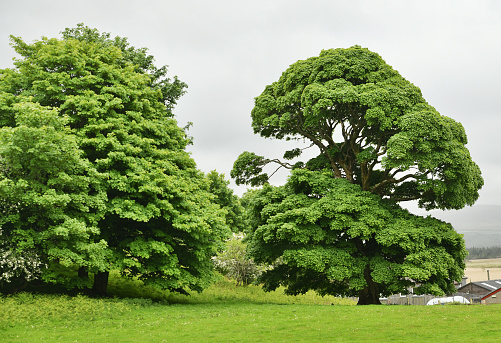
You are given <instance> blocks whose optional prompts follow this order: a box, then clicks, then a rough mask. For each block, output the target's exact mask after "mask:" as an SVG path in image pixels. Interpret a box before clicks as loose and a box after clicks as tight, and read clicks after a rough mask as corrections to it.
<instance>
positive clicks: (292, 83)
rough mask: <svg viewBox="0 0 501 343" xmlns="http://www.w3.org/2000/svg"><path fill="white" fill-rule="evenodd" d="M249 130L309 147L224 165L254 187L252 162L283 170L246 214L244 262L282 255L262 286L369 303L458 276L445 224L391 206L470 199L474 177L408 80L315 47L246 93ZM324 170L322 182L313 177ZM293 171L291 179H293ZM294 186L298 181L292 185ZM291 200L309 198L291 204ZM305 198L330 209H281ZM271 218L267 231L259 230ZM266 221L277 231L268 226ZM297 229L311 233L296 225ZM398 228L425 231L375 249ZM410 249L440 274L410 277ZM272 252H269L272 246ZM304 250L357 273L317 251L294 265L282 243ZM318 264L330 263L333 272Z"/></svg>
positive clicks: (460, 146)
mask: <svg viewBox="0 0 501 343" xmlns="http://www.w3.org/2000/svg"><path fill="white" fill-rule="evenodd" d="M252 127H253V129H254V132H255V133H259V134H260V135H261V136H263V137H266V138H276V139H286V140H304V141H308V142H309V143H310V146H311V147H317V148H318V149H319V152H320V153H319V155H318V156H317V157H315V158H312V159H310V160H308V161H306V162H305V163H304V162H296V163H294V164H292V163H289V162H286V161H281V160H278V159H270V158H265V157H263V156H257V155H256V154H254V153H250V152H244V153H243V154H241V155H240V156H239V158H238V159H237V161H236V162H235V164H234V168H233V170H232V172H231V176H232V177H233V178H235V180H236V182H237V184H242V183H247V184H251V185H254V186H255V185H260V184H266V182H267V180H268V178H269V176H268V174H266V173H264V172H263V168H264V167H265V166H266V165H268V164H269V163H272V162H275V163H278V164H279V167H285V168H289V169H292V170H293V173H292V175H291V177H290V179H289V181H288V183H287V184H286V185H285V186H284V187H281V188H279V189H278V190H275V191H271V190H270V189H271V188H270V186H266V187H265V188H264V189H263V191H262V192H261V193H260V197H261V199H262V200H261V205H258V206H257V207H255V210H254V216H255V217H258V218H260V220H261V221H257V222H256V223H257V224H255V225H254V227H253V231H252V234H251V235H250V240H249V242H250V243H249V244H250V246H252V249H253V256H254V258H255V260H256V262H258V263H260V262H267V263H269V262H270V261H271V259H272V257H273V258H275V257H280V256H282V257H283V258H284V261H286V263H285V264H284V265H282V266H281V267H279V268H277V269H275V270H273V271H270V272H267V273H265V274H264V275H263V277H262V280H263V281H264V282H265V284H266V287H267V288H268V289H272V288H274V287H277V286H278V285H279V284H284V285H288V286H289V292H292V293H296V292H304V291H306V290H307V289H308V288H312V289H317V290H319V291H321V292H323V293H326V294H327V293H331V294H349V295H353V294H355V293H358V295H359V303H360V304H367V303H379V295H380V294H388V292H391V291H396V290H398V291H402V292H405V289H404V286H411V285H419V284H421V285H422V286H421V287H420V289H421V290H422V291H425V290H426V291H430V292H433V293H439V292H447V291H450V290H451V289H452V288H451V287H452V283H453V281H455V280H456V278H460V276H461V275H460V273H459V274H458V270H460V269H461V268H462V267H464V265H463V264H462V259H461V256H463V254H464V251H465V248H464V242H463V241H462V239H461V238H459V235H457V234H456V233H455V232H454V231H453V230H452V229H450V227H447V228H446V226H444V225H445V224H443V223H440V222H438V221H436V220H434V219H431V218H429V219H423V218H419V217H416V216H412V215H410V214H408V213H406V212H405V211H403V210H401V209H399V208H398V205H397V203H399V202H403V201H412V200H417V201H418V204H419V206H420V207H423V208H425V209H428V210H429V209H434V208H439V209H460V208H462V207H464V206H466V205H472V204H473V203H474V202H475V201H476V200H477V198H478V190H479V189H480V188H481V187H482V185H483V179H482V177H481V173H480V169H479V168H478V166H477V165H476V164H475V163H474V162H473V161H472V159H471V157H470V154H469V152H468V149H467V148H466V147H465V145H466V143H467V138H466V134H465V131H464V129H463V127H462V125H461V124H460V123H457V122H455V121H454V120H452V119H450V118H448V117H445V116H442V115H440V114H439V113H438V112H437V111H436V110H435V109H434V108H433V107H432V106H430V105H429V104H428V103H427V102H426V101H425V100H424V99H423V97H422V95H421V91H420V90H419V88H418V87H416V86H414V85H413V84H411V83H410V82H409V81H407V80H405V79H404V78H403V77H402V76H400V74H399V73H398V72H397V71H395V70H394V69H392V68H391V67H390V66H389V65H387V64H386V63H385V62H384V61H383V59H382V58H381V57H380V56H379V55H378V54H376V53H373V52H371V51H369V50H367V49H364V48H361V47H359V46H354V47H351V48H349V49H335V50H324V51H322V52H321V54H320V56H318V57H312V58H309V59H307V60H304V61H298V62H296V63H294V64H293V65H291V66H290V67H289V68H288V69H287V70H286V71H285V72H284V73H283V74H282V76H281V77H280V79H279V80H278V81H277V82H274V83H272V84H271V85H269V86H267V87H266V88H265V90H264V91H263V93H262V94H261V95H260V96H258V97H257V98H256V99H255V107H254V109H253V110H252ZM302 151H303V150H302V149H300V148H295V149H292V150H290V151H286V152H285V153H284V156H283V158H284V159H285V160H292V159H294V158H297V157H300V156H301V153H302ZM307 170H308V171H310V172H305V171H307ZM326 171H327V172H328V173H329V175H330V178H329V177H327V176H325V175H324V173H325V172H326ZM302 173H304V174H302ZM320 175H324V176H322V177H320ZM299 177H300V179H301V182H299V181H297V178H299ZM316 178H318V179H316ZM331 178H332V179H333V180H331ZM319 180H321V181H322V182H325V183H326V185H329V186H323V185H322V184H320V183H319V182H320V181H319ZM336 180H337V181H336ZM298 182H299V184H301V185H302V186H300V187H299V186H297V184H298ZM347 183H349V184H350V186H347ZM308 185H309V186H308ZM322 187H327V188H322ZM314 190H315V191H314ZM334 193H338V194H337V195H334ZM338 195H342V196H338ZM298 197H299V198H300V199H303V197H307V198H308V199H309V200H308V202H304V201H306V200H304V199H303V200H304V201H303V200H301V201H302V202H300V201H299V200H298V199H299V198H298ZM352 197H357V198H360V199H365V198H367V200H364V201H369V200H368V199H370V203H371V205H370V206H368V207H364V206H363V202H354V203H351V202H350V200H349V199H352ZM324 198H325V199H324ZM266 199H267V200H266ZM294 202H297V203H294ZM310 202H313V203H318V205H315V206H321V205H320V204H323V203H324V202H335V203H336V204H337V205H336V206H338V207H339V208H338V209H337V210H336V211H334V212H333V214H325V215H326V216H327V217H326V218H324V217H322V216H318V218H316V217H315V216H310V217H308V218H307V219H302V221H301V220H299V219H297V218H294V216H292V215H291V213H294V210H293V207H292V206H297V207H298V208H297V209H296V210H297V211H300V212H301V211H306V209H308V208H310V207H311V206H313V205H312V204H310ZM332 206H334V205H332ZM343 206H345V207H346V208H345V209H343ZM357 206H358V208H357ZM291 211H292V212H291ZM383 213H386V214H384V215H383ZM388 213H391V216H395V218H398V223H399V225H400V227H401V228H400V229H397V228H396V227H395V226H392V229H391V230H390V229H385V228H386V227H387V225H390V224H391V223H393V222H395V220H396V219H394V220H390V219H391V216H388V215H387V214H388ZM330 215H332V216H333V217H329V216H330ZM315 218H316V219H315ZM342 218H344V219H342ZM298 220H299V221H298ZM381 221H385V222H388V224H387V225H383V224H381ZM424 221H428V222H426V225H430V227H433V228H436V233H434V234H432V233H433V232H434V231H431V232H430V231H429V230H425V225H424V224H423V223H425V222H424ZM272 223H273V225H275V226H276V227H275V228H271V226H270V225H272ZM342 223H344V224H342ZM278 226H280V227H282V228H283V230H285V231H286V232H289V233H288V234H287V235H285V234H284V233H279V231H280V230H278ZM362 228H363V229H362ZM268 230H269V231H268ZM309 230H312V231H311V233H307V232H308V231H309ZM357 230H362V231H363V232H359V231H357ZM380 230H383V231H384V230H386V231H384V232H386V234H387V235H388V236H387V237H386V238H383V236H384V235H383V236H382V233H381V232H380ZM388 230H389V231H388ZM399 230H400V231H399ZM409 230H410V231H412V232H415V233H414V234H413V235H419V232H422V234H423V235H424V234H425V233H426V235H427V238H426V239H425V238H422V239H421V240H420V239H414V240H409V241H408V242H407V243H406V244H408V245H411V246H409V247H407V248H405V249H404V248H403V247H400V248H398V244H397V245H396V246H393V245H391V246H389V245H387V244H389V243H388V242H389V241H390V237H392V236H395V237H399V235H410V233H409ZM296 231H297V232H296ZM294 232H296V233H297V234H298V235H299V236H298V237H295V235H294V234H292V233H294ZM305 232H306V233H305ZM406 232H407V233H406ZM284 235H285V236H284ZM301 235H306V236H309V235H312V236H315V235H317V236H315V237H316V238H315V239H314V241H315V242H316V243H315V244H313V245H311V244H312V243H311V242H310V241H309V239H307V238H304V237H303V238H304V239H302V238H301V237H302V236H301ZM333 235H334V236H333ZM443 235H445V236H447V237H448V240H450V242H449V243H447V240H444V239H443V237H442V236H443ZM284 237H287V240H286V241H287V242H288V246H287V247H284V244H285V242H284V241H283V240H284V239H285V238H284ZM328 237H329V238H328ZM334 237H335V238H334ZM435 241H436V242H437V243H436V244H438V246H437V247H436V246H435V245H436V244H435V243H433V242H435ZM384 242H386V243H384ZM419 242H421V243H419ZM393 244H396V243H393ZM440 245H442V248H443V249H442V250H440V249H439V247H440ZM412 246H413V247H412ZM418 246H419V247H421V248H422V249H424V247H426V251H427V254H428V257H430V258H431V257H434V258H437V261H439V262H438V263H443V264H444V267H443V270H441V271H440V272H431V271H430V270H429V269H428V270H427V271H425V269H426V268H425V267H424V264H423V268H422V269H423V271H422V273H417V272H416V270H417V269H416V268H419V264H415V265H414V266H413V267H412V268H410V267H408V265H407V264H408V263H411V262H412V259H411V261H409V262H406V261H408V259H409V258H413V256H414V255H412V254H413V251H414V250H413V249H415V248H417V247H418ZM435 248H436V249H439V250H440V252H437V251H436V249H435ZM273 249H276V251H275V252H273V253H272V252H271V250H273ZM304 249H306V250H308V251H309V252H308V253H311V254H323V255H322V256H324V257H325V258H327V256H329V254H332V256H338V258H339V259H341V260H342V259H344V260H345V261H348V260H349V258H348V256H350V258H352V259H353V260H354V261H357V262H356V263H358V265H357V266H355V265H353V264H349V268H353V270H352V272H355V273H358V274H357V275H358V279H355V278H353V277H352V276H350V275H351V274H350V275H348V274H347V272H346V273H344V274H343V272H339V273H338V274H332V273H334V271H332V272H331V271H329V272H328V271H327V270H326V269H322V268H320V267H319V266H320V265H321V264H323V263H324V262H326V261H324V260H322V259H320V260H318V259H317V262H318V263H319V264H318V265H317V267H313V266H312V265H308V264H302V265H301V263H299V262H298V261H299V260H298V259H297V258H294V257H293V256H292V255H293V253H292V252H291V251H295V252H296V253H297V254H301V253H305V254H306V252H305V250H304ZM332 249H335V250H332ZM388 249H389V250H388ZM433 249H435V250H433ZM390 250H391V251H390ZM341 252H343V253H341ZM340 254H341V255H340ZM306 255H308V254H306ZM306 255H305V256H306ZM298 256H299V255H298ZM397 256H398V257H397ZM423 256H424V255H423ZM359 257H363V258H359ZM463 257H464V256H463ZM421 259H422V260H424V257H422V258H421ZM451 261H454V262H453V263H452V262H451ZM298 263H299V264H298ZM329 263H330V264H329ZM329 263H328V264H329V265H331V266H332V268H334V269H335V268H338V267H339V268H341V267H340V266H338V267H335V264H332V263H331V262H329ZM340 263H341V262H340ZM346 263H348V262H346ZM354 263H355V262H354ZM406 263H407V264H406ZM451 263H452V264H451ZM326 265H327V264H326ZM399 265H400V267H398V266H399ZM347 266H348V265H347ZM382 266H384V268H383V267H382ZM329 268H330V267H329ZM413 268H414V269H413ZM434 268H435V267H434ZM436 268H438V269H440V268H439V267H436ZM334 269H332V270H334ZM341 269H342V268H341ZM383 270H389V271H388V272H387V273H383V272H382V271H383ZM446 270H447V271H446ZM390 274H391V275H390ZM343 275H344V276H343ZM383 275H384V277H382V276H383ZM362 276H363V278H361V277H362ZM292 280H296V281H292ZM308 280H310V281H309V282H308ZM313 280H317V281H313ZM343 287H344V288H343Z"/></svg>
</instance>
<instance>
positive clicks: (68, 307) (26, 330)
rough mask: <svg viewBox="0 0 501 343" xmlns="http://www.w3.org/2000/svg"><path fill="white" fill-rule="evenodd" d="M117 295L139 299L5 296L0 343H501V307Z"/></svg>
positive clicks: (116, 285)
mask: <svg viewBox="0 0 501 343" xmlns="http://www.w3.org/2000/svg"><path fill="white" fill-rule="evenodd" d="M110 293H112V294H115V295H122V296H123V295H127V296H129V297H132V298H108V299H93V298H89V297H87V296H83V295H79V296H76V297H69V296H64V295H34V294H30V293H21V294H18V295H15V296H8V297H1V298H0V342H367V341H371V342H387V341H393V342H442V341H454V342H496V341H499V337H501V328H499V326H498V325H497V318H499V316H500V314H501V306H498V305H489V306H485V305H471V306H467V305H461V306H451V305H449V306H349V305H347V304H353V302H352V301H350V300H348V299H338V298H334V297H325V298H322V297H319V296H316V295H315V294H314V293H308V294H306V295H303V296H299V297H289V296H285V295H283V294H282V292H281V291H278V292H271V293H264V292H263V291H262V290H261V289H260V288H259V287H256V286H249V287H236V286H235V285H234V284H232V283H231V282H228V281H224V280H223V281H221V282H219V283H217V284H216V285H214V286H212V287H211V288H209V289H208V290H206V291H204V292H203V293H202V294H194V295H192V296H190V297H185V296H181V295H175V294H169V293H167V292H159V291H156V290H153V289H150V288H148V287H144V286H142V285H141V283H140V282H137V281H135V282H132V281H128V282H125V281H123V280H120V279H118V278H116V277H115V278H113V279H112V282H111V283H110ZM138 296H146V297H147V298H138ZM332 303H334V304H341V303H344V304H346V305H335V306H332V305H330V304H332Z"/></svg>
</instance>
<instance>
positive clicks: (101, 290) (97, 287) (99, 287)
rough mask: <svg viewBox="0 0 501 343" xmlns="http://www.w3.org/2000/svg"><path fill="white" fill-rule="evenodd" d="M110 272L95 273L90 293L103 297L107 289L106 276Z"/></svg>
mask: <svg viewBox="0 0 501 343" xmlns="http://www.w3.org/2000/svg"><path fill="white" fill-rule="evenodd" d="M109 275H110V272H97V273H95V274H94V285H93V286H92V293H94V294H95V295H100V296H105V295H106V288H108V276H109Z"/></svg>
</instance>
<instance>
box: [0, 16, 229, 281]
mask: <svg viewBox="0 0 501 343" xmlns="http://www.w3.org/2000/svg"><path fill="white" fill-rule="evenodd" d="M11 40H12V45H13V47H14V49H15V50H16V52H17V53H18V54H19V55H21V58H19V59H17V60H16V61H15V62H14V64H15V67H14V68H13V69H4V70H1V71H0V95H1V96H0V98H1V99H2V100H1V101H0V121H1V123H2V124H3V125H5V126H4V127H3V128H2V132H1V136H0V139H1V140H2V143H4V142H5V144H2V148H1V149H2V150H1V151H0V162H1V163H2V166H1V168H2V170H1V172H2V173H3V174H4V175H3V176H2V177H3V178H2V180H0V193H1V194H0V195H1V197H0V199H2V206H3V210H2V213H1V214H2V216H1V218H0V221H1V225H2V227H3V228H4V230H5V231H6V232H7V233H8V234H9V235H11V236H12V237H13V239H14V241H15V242H16V244H17V245H18V246H19V248H20V249H23V248H24V247H29V248H33V247H35V248H36V249H37V251H39V252H40V254H41V256H43V257H44V261H46V262H51V261H53V262H58V263H59V264H62V265H64V266H70V265H72V266H76V267H77V268H78V267H82V268H83V271H84V272H91V273H94V274H95V275H98V274H99V273H103V272H107V271H109V270H112V269H119V270H120V271H121V272H122V273H123V274H124V275H127V276H130V277H138V278H140V279H141V280H144V282H146V283H148V284H151V285H154V286H156V287H160V288H167V289H172V290H179V291H185V287H188V288H191V289H193V290H197V291H200V290H202V289H203V288H205V287H207V286H208V285H209V284H210V282H211V280H212V279H213V277H214V276H213V273H212V264H211V261H210V257H211V256H213V255H214V254H215V253H216V251H217V248H218V246H219V245H220V242H221V241H222V240H223V239H224V238H225V237H227V235H228V233H229V230H228V227H227V225H226V223H225V217H224V211H223V210H221V209H220V208H219V206H218V205H217V204H215V203H213V196H212V195H211V194H210V191H209V186H208V183H207V181H206V180H205V177H204V175H203V173H201V172H200V171H199V170H197V169H196V165H195V162H194V161H193V159H192V158H191V157H190V156H189V154H188V153H187V152H186V151H185V150H184V149H185V148H186V145H187V144H189V143H190V138H189V137H187V135H186V133H185V131H184V130H183V129H181V128H179V127H178V125H177V122H176V120H175V119H174V118H173V114H172V108H173V106H174V104H175V102H176V100H177V99H178V98H179V96H181V95H182V94H183V93H184V88H185V84H184V83H182V82H180V81H179V80H177V78H175V79H174V80H173V81H171V80H170V79H168V78H166V77H165V76H166V72H167V69H166V67H161V68H157V67H155V66H154V64H153V57H152V56H149V55H147V50H146V49H144V48H143V49H136V48H133V47H129V45H128V43H127V40H126V39H125V38H120V37H117V38H115V39H110V38H109V34H106V33H104V34H100V33H99V32H98V31H97V30H95V29H90V28H88V27H84V26H83V25H79V26H78V27H77V28H75V29H67V30H65V31H64V32H63V38H62V39H55V38H52V39H47V38H42V39H41V40H39V41H35V42H33V43H32V44H27V43H25V42H24V41H22V39H21V38H17V37H11ZM7 224H8V225H10V226H9V227H7V226H8V225H7ZM49 271H50V268H49ZM46 279H47V280H49V281H53V282H59V281H62V279H61V278H58V276H57V275H51V274H48V275H47V277H46ZM75 279H77V278H76V275H75ZM95 279H96V278H95ZM75 282H76V283H77V284H79V282H80V280H75ZM80 284H81V283H80Z"/></svg>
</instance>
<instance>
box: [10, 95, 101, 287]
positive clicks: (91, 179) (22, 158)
mask: <svg viewBox="0 0 501 343" xmlns="http://www.w3.org/2000/svg"><path fill="white" fill-rule="evenodd" d="M17 100H18V101H19V102H18V103H16V104H14V105H13V106H12V107H10V109H11V110H12V111H13V113H14V119H15V121H16V126H15V127H8V126H4V127H2V128H1V129H0V199H1V200H0V227H1V231H3V234H2V237H1V238H2V242H1V243H0V245H3V246H4V248H3V249H4V255H5V256H4V257H5V258H2V260H3V261H6V260H7V261H8V263H4V266H3V268H2V269H3V270H4V273H5V274H6V275H13V276H17V280H15V279H10V280H9V278H6V281H5V282H6V283H8V284H9V285H5V286H6V287H5V288H4V289H6V290H10V291H15V290H20V289H22V288H23V287H24V286H26V284H27V282H25V281H31V280H33V279H35V278H36V277H38V276H40V277H41V278H42V279H43V280H45V281H53V280H58V281H59V283H64V284H66V286H68V287H73V286H77V287H84V286H88V283H87V281H88V280H79V279H76V278H75V279H66V278H65V277H64V276H63V275H62V274H61V273H60V271H61V268H57V266H55V265H54V263H51V261H58V263H57V265H60V266H72V265H74V264H77V265H80V266H82V267H86V268H104V266H105V259H104V256H106V246H107V245H106V242H105V241H104V240H99V239H98V237H97V233H98V229H97V227H96V225H97V222H98V221H99V219H100V218H101V213H102V212H103V210H104V209H105V207H106V205H105V201H106V194H105V193H104V192H102V191H101V190H100V185H99V183H100V182H99V180H100V178H101V177H102V175H100V174H99V173H97V172H96V170H95V169H94V168H93V167H92V165H91V164H90V163H89V161H88V160H86V159H85V158H83V156H82V155H83V152H82V151H81V150H80V149H79V148H78V145H77V142H76V139H75V136H74V135H73V134H71V130H70V129H69V127H68V126H67V125H66V124H67V122H68V118H67V117H65V116H59V115H58V113H57V111H56V110H54V109H48V108H45V107H42V106H40V105H39V104H36V103H32V102H30V100H29V99H22V97H21V96H19V99H17ZM42 264H43V265H45V266H46V267H47V268H42V270H39V267H40V265H42ZM9 269H10V270H9ZM31 270H35V271H38V272H37V273H33V272H29V271H31ZM19 272H22V275H18V273H19ZM16 281H18V282H20V283H19V284H18V285H17V286H16V285H15V284H16Z"/></svg>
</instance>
